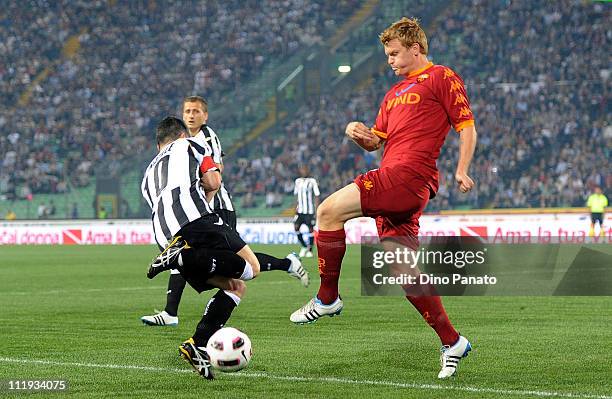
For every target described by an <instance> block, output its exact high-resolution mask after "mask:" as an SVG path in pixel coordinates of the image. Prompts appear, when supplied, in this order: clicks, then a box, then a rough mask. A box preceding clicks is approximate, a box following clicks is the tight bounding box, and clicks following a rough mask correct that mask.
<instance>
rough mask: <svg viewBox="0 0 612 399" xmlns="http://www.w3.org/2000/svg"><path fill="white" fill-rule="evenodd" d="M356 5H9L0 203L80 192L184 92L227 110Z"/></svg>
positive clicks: (1, 27)
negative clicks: (237, 93)
mask: <svg viewBox="0 0 612 399" xmlns="http://www.w3.org/2000/svg"><path fill="white" fill-rule="evenodd" d="M358 3H359V2H358V1H356V0H343V1H339V2H334V3H333V4H332V3H330V2H325V1H308V2H305V1H303V0H288V1H283V2H279V1H271V0H270V1H263V2H256V1H246V2H244V1H229V2H228V1H223V2H221V1H209V2H206V3H204V2H198V1H188V2H182V1H181V2H179V1H152V2H146V3H142V2H127V3H121V4H119V3H117V2H109V3H108V4H107V3H105V2H88V1H59V2H46V1H32V2H12V3H11V4H10V6H9V8H8V9H7V10H6V11H7V12H5V13H3V16H2V17H1V18H2V20H1V22H0V33H1V34H2V37H3V43H2V44H0V54H2V58H3V60H6V63H4V62H3V64H2V66H0V68H1V69H0V75H1V76H2V79H1V82H2V86H1V87H0V89H1V93H2V94H3V95H2V99H0V101H1V102H2V104H1V106H0V129H2V135H1V136H0V162H1V163H2V168H1V169H0V195H2V196H3V198H4V199H5V200H9V201H12V200H15V199H27V198H32V197H31V196H32V195H33V194H36V195H38V194H48V193H65V192H66V191H68V190H69V189H71V190H72V189H73V188H79V187H87V186H89V185H90V184H91V183H92V178H93V177H94V175H95V172H96V170H97V168H98V166H99V165H100V164H103V163H104V164H109V163H110V164H113V163H115V164H118V161H120V160H121V159H124V158H126V157H131V156H133V154H140V153H143V152H150V151H151V146H150V141H151V140H150V136H151V132H152V130H153V127H154V125H155V121H157V120H159V119H160V118H161V117H163V116H164V115H166V114H168V113H176V112H177V106H178V105H179V103H180V99H181V98H183V97H184V96H185V95H186V94H191V93H194V92H196V93H204V94H205V95H206V97H207V98H209V99H210V100H211V103H212V104H215V106H217V107H219V108H222V107H223V106H230V107H231V105H232V101H233V99H232V96H231V95H230V94H231V93H232V92H233V91H234V89H236V88H238V87H240V85H241V83H243V82H246V81H248V80H249V79H250V78H252V77H254V76H257V74H258V73H260V72H261V70H262V68H263V67H264V66H265V65H266V64H268V63H270V62H272V61H274V60H282V59H284V58H285V57H287V56H289V55H291V54H292V53H295V52H296V51H298V50H299V49H300V48H302V47H304V46H311V45H315V44H317V43H319V42H321V41H322V40H323V39H324V38H325V37H328V36H330V35H332V34H333V33H334V32H335V30H336V29H337V27H338V25H339V24H341V23H342V21H343V20H344V19H346V18H347V17H348V16H349V15H351V13H352V12H354V11H355V8H356V5H358ZM229 10H231V11H229ZM5 39H6V40H5ZM229 117H231V115H229ZM220 119H221V118H220ZM215 126H223V120H217V121H215ZM87 202H91V199H88V200H87ZM88 213H90V212H88ZM88 213H86V214H88ZM18 217H23V215H18Z"/></svg>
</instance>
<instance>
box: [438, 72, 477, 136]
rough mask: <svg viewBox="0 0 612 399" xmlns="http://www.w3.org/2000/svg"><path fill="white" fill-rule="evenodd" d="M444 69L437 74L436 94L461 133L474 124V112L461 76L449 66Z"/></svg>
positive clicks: (453, 124)
mask: <svg viewBox="0 0 612 399" xmlns="http://www.w3.org/2000/svg"><path fill="white" fill-rule="evenodd" d="M443 71H444V72H443V73H441V74H439V75H438V76H437V80H438V81H437V84H436V87H437V93H436V94H437V96H438V99H439V100H440V103H441V104H442V106H443V107H444V110H445V111H446V114H447V115H448V119H449V120H450V122H451V124H452V126H453V128H454V129H455V131H456V132H457V133H459V132H460V131H461V130H463V129H464V128H466V127H469V126H474V114H473V113H472V109H471V107H470V100H469V99H468V97H467V93H466V91H465V85H464V83H463V79H461V76H459V75H458V74H457V73H455V72H454V71H453V70H452V69H450V68H447V67H443Z"/></svg>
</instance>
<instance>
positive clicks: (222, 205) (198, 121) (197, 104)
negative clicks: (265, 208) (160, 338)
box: [141, 96, 236, 326]
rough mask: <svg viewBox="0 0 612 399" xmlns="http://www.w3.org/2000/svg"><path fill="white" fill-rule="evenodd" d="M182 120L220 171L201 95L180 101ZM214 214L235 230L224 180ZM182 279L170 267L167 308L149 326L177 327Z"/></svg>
mask: <svg viewBox="0 0 612 399" xmlns="http://www.w3.org/2000/svg"><path fill="white" fill-rule="evenodd" d="M183 121H184V122H185V125H187V128H188V130H189V135H190V136H191V137H194V138H196V139H197V140H198V143H199V144H200V145H204V144H203V143H206V145H207V146H209V147H210V148H211V149H212V158H213V160H214V161H215V163H216V164H217V166H218V167H219V170H220V171H221V173H223V156H224V153H223V150H222V148H221V141H220V140H219V137H218V136H217V134H216V133H215V132H214V131H213V130H212V129H211V128H210V127H209V126H207V125H206V123H207V122H208V102H207V101H206V100H205V99H204V98H203V97H200V96H189V97H186V98H185V99H184V100H183ZM211 206H212V208H213V209H214V211H215V213H217V214H218V215H219V216H221V219H223V221H224V222H225V223H227V224H228V225H230V227H232V228H233V229H236V212H235V211H234V205H233V204H232V199H231V195H230V194H229V192H228V191H227V189H226V188H225V184H224V183H223V180H222V181H221V188H219V190H218V191H217V192H216V193H215V195H214V197H213V198H212V200H211ZM185 284H186V282H185V279H184V278H183V276H181V274H180V273H179V272H178V270H171V271H170V277H169V278H168V290H167V291H166V307H165V308H164V310H163V311H161V312H158V313H156V314H153V315H150V316H143V317H141V320H142V322H143V323H145V324H147V325H151V326H176V325H177V324H178V321H179V319H178V308H179V304H180V303H181V297H182V296H183V290H184V289H185Z"/></svg>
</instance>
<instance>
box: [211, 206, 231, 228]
mask: <svg viewBox="0 0 612 399" xmlns="http://www.w3.org/2000/svg"><path fill="white" fill-rule="evenodd" d="M215 212H216V213H217V215H219V216H221V219H223V221H224V222H225V223H227V224H228V225H229V227H231V228H232V229H234V230H236V212H234V211H228V210H227V209H217V210H216V211H215Z"/></svg>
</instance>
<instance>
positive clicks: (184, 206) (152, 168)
mask: <svg viewBox="0 0 612 399" xmlns="http://www.w3.org/2000/svg"><path fill="white" fill-rule="evenodd" d="M203 144H204V145H201V143H198V142H197V141H196V140H193V139H190V138H189V139H178V140H176V141H174V142H172V143H170V144H168V145H167V146H166V147H164V148H163V149H162V150H161V151H160V152H159V154H157V156H156V157H155V158H154V159H153V160H152V161H151V163H150V164H149V166H148V167H147V169H146V172H145V175H144V178H143V180H142V184H141V187H140V188H141V191H142V196H143V197H144V198H145V200H146V201H147V203H148V204H149V206H150V207H151V211H152V219H153V231H154V233H155V240H156V241H157V243H158V244H159V245H160V246H162V247H165V246H166V245H167V244H168V242H169V241H170V239H171V238H172V236H174V235H175V234H176V233H177V232H178V231H179V230H180V229H181V228H182V227H183V226H185V225H186V224H188V223H189V222H192V221H194V220H196V219H199V218H201V217H202V216H204V215H207V214H210V213H214V211H213V209H212V207H211V206H210V204H209V203H208V202H207V201H206V193H205V192H204V189H203V188H202V186H201V185H200V171H202V172H206V171H208V170H211V169H215V168H216V165H215V164H214V162H213V159H212V148H211V147H210V146H209V145H208V144H206V143H203Z"/></svg>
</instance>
